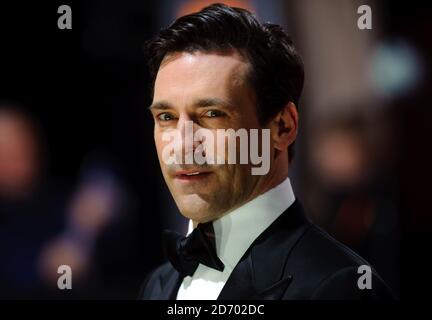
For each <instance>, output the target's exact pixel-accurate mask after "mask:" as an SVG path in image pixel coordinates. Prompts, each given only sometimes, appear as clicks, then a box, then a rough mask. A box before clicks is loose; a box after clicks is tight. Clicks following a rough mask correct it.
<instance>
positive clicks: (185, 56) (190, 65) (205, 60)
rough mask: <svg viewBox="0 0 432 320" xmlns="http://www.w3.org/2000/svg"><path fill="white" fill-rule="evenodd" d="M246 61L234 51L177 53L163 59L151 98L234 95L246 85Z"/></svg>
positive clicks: (243, 92) (231, 96)
mask: <svg viewBox="0 0 432 320" xmlns="http://www.w3.org/2000/svg"><path fill="white" fill-rule="evenodd" d="M248 72H249V63H248V62H247V61H246V60H245V59H244V58H243V57H242V56H241V55H240V54H238V53H236V52H232V53H229V54H227V53H224V54H222V53H203V52H194V53H187V52H180V53H175V54H171V55H169V56H167V57H165V58H164V60H163V61H162V63H161V66H160V68H159V71H158V74H157V76H156V80H155V87H154V100H157V99H175V100H176V101H177V102H180V101H182V100H185V99H187V98H192V97H193V98H194V99H195V98H199V97H200V96H201V97H202V98H206V97H208V95H209V94H211V95H212V96H219V97H224V98H235V97H234V96H235V95H241V94H245V93H246V91H248V89H249V86H248V84H247V74H248Z"/></svg>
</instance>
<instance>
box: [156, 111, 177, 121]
mask: <svg viewBox="0 0 432 320" xmlns="http://www.w3.org/2000/svg"><path fill="white" fill-rule="evenodd" d="M157 118H158V120H160V121H170V120H173V119H174V117H173V115H172V114H170V113H168V112H164V113H161V114H159V115H158V116H157Z"/></svg>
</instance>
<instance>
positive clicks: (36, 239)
mask: <svg viewBox="0 0 432 320" xmlns="http://www.w3.org/2000/svg"><path fill="white" fill-rule="evenodd" d="M45 157H46V148H45V144H44V140H43V138H42V134H41V132H40V128H39V126H38V125H37V123H36V121H35V120H33V118H32V117H31V116H30V115H29V114H28V113H27V112H26V111H25V110H24V108H22V107H21V106H19V105H18V104H16V103H11V102H3V103H1V104H0V261H1V262H0V297H2V298H43V297H46V295H47V292H48V291H47V288H46V287H45V286H44V284H43V282H42V281H41V278H40V275H39V274H38V269H37V260H38V254H39V250H40V249H41V247H42V245H43V244H44V242H45V241H47V240H48V239H49V238H50V237H51V236H53V235H54V234H55V233H57V232H58V231H59V230H60V229H61V227H62V223H63V221H62V217H63V212H64V205H65V192H64V191H63V190H62V186H61V185H60V184H58V183H56V184H55V185H54V184H53V183H51V181H50V179H48V177H47V176H46V174H45V170H44V169H45V168H44V165H45Z"/></svg>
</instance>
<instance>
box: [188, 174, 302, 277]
mask: <svg viewBox="0 0 432 320" xmlns="http://www.w3.org/2000/svg"><path fill="white" fill-rule="evenodd" d="M294 201H295V196H294V192H293V189H292V186H291V182H290V180H289V178H286V179H285V180H284V181H283V182H282V183H280V184H279V185H277V186H276V187H274V188H273V189H270V190H268V191H267V192H265V193H264V194H262V195H260V196H258V197H256V198H254V199H252V200H251V201H249V202H247V203H245V204H244V205H243V206H241V207H240V208H237V209H235V210H233V211H232V212H230V213H229V214H227V215H225V216H223V217H221V218H219V219H217V220H215V221H213V228H214V231H215V238H216V252H217V255H218V257H219V258H220V259H221V260H222V262H223V263H224V265H225V267H226V268H229V269H231V270H232V269H234V267H235V266H236V265H237V263H238V261H239V260H240V258H241V257H242V256H243V254H244V253H245V252H246V250H247V249H248V248H249V247H250V245H251V244H252V242H253V241H254V240H255V239H256V238H257V237H258V236H259V235H260V234H261V233H262V232H263V231H264V230H265V229H267V228H268V227H269V226H270V225H271V224H272V223H273V221H275V220H276V219H277V218H278V217H279V216H280V215H281V214H282V213H283V212H284V211H285V210H286V209H288V208H289V207H290V206H291V205H292V204H293V202H294ZM192 230H193V224H192V220H189V229H188V235H189V234H190V233H191V232H192Z"/></svg>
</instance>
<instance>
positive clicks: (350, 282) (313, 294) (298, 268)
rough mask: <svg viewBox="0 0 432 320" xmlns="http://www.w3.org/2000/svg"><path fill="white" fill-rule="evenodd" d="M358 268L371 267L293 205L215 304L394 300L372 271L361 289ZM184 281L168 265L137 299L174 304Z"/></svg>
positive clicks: (245, 260) (150, 278) (252, 248)
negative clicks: (369, 285) (368, 282)
mask: <svg viewBox="0 0 432 320" xmlns="http://www.w3.org/2000/svg"><path fill="white" fill-rule="evenodd" d="M360 265H369V264H368V263H367V262H366V261H365V260H364V259H362V258H361V257H360V256H358V255H357V254H355V253H354V252H353V251H351V250H350V249H348V248H347V247H345V246H344V245H342V244H341V243H339V242H338V241H336V240H335V239H333V238H332V237H331V236H329V235H328V234H327V233H326V232H324V231H323V230H321V229H320V228H318V227H317V226H315V225H313V224H312V223H311V222H309V220H308V219H307V218H306V217H305V215H304V213H303V209H302V207H301V205H300V203H299V202H298V200H296V201H295V202H294V203H293V204H292V205H291V206H290V207H289V208H288V209H287V210H286V211H285V212H284V213H283V214H281V215H280V216H279V217H278V218H277V219H276V220H275V221H274V222H273V223H272V224H271V225H270V227H268V228H267V229H266V230H265V231H264V232H263V233H262V234H261V235H260V236H259V237H258V238H257V239H256V240H255V241H254V242H253V243H252V245H251V246H250V247H249V249H248V250H247V251H246V252H245V254H244V255H243V257H242V258H241V259H240V261H239V263H238V264H237V266H236V267H235V268H234V270H233V271H232V273H231V275H230V277H229V278H228V280H227V282H226V284H225V286H224V287H223V289H222V291H221V293H220V295H219V297H218V300H232V299H238V300H243V299H251V300H254V299H263V300H280V299H283V300H285V299H371V300H377V299H392V295H391V293H390V291H389V289H388V288H387V286H386V285H385V284H384V282H383V281H382V279H381V278H380V277H379V276H378V275H377V273H376V272H375V271H374V270H373V268H372V288H371V289H363V290H360V289H359V287H358V285H357V282H358V279H359V277H360V276H362V274H363V273H360V274H359V273H358V267H359V266H360ZM182 281H183V278H182V277H181V276H180V274H179V273H178V272H177V271H176V270H175V269H174V268H173V267H172V265H171V264H170V263H169V262H168V263H166V264H164V265H162V266H160V267H159V268H157V269H156V270H155V271H153V272H152V273H151V274H150V275H149V276H147V279H146V280H145V281H144V283H143V285H142V289H141V292H140V295H139V298H140V299H145V300H167V299H168V300H169V299H175V298H176V295H177V291H178V289H179V287H180V285H181V283H182Z"/></svg>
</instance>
